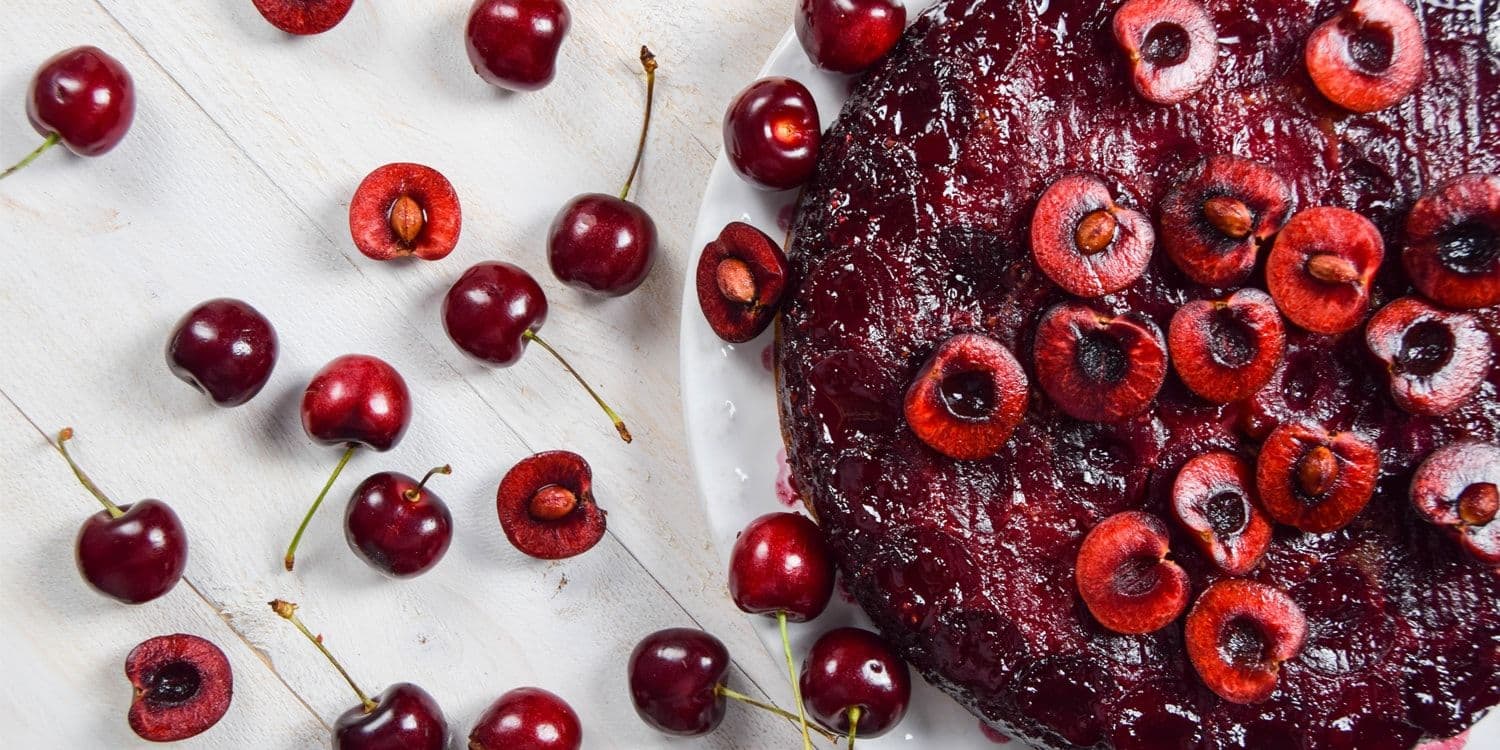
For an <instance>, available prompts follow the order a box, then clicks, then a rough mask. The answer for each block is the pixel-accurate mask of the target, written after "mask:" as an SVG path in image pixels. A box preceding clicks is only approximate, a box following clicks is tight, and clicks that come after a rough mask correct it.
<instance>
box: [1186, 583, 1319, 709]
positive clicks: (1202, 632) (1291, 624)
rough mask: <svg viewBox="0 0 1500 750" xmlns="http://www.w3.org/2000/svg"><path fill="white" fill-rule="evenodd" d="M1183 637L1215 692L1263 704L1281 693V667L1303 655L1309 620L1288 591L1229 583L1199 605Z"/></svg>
mask: <svg viewBox="0 0 1500 750" xmlns="http://www.w3.org/2000/svg"><path fill="white" fill-rule="evenodd" d="M1183 637H1184V640H1185V641H1186V646H1187V652H1188V659H1189V660H1191V661H1192V662H1193V668H1194V669H1196V670H1198V676H1199V677H1200V678H1202V679H1203V684H1205V685H1207V686H1208V689H1209V690H1212V691H1214V692H1215V693H1218V695H1219V697H1220V698H1223V699H1224V700H1227V701H1229V702H1231V703H1259V702H1261V701H1263V700H1265V699H1267V698H1269V697H1271V694H1272V693H1273V692H1275V690H1276V681H1277V678H1278V676H1279V672H1280V667H1281V664H1282V663H1283V662H1285V661H1288V660H1290V659H1292V658H1294V657H1296V656H1297V654H1298V653H1299V652H1300V651H1301V650H1302V643H1303V641H1304V640H1306V638H1307V618H1306V617H1304V616H1303V614H1302V610H1301V608H1299V607H1298V606H1297V603H1296V602H1294V601H1292V598H1291V597H1290V596H1287V594H1286V592H1285V591H1282V590H1281V589H1278V588H1274V587H1271V586H1267V585H1266V584H1264V583H1257V582H1255V581H1247V580H1245V579H1243V578H1228V579H1225V580H1222V581H1219V582H1218V583H1215V584H1214V585H1212V586H1209V587H1208V589H1207V590H1205V591H1204V592H1203V594H1202V595H1200V596H1199V597H1198V601H1197V602H1194V604H1193V609H1192V611H1190V612H1188V616H1187V625H1186V627H1185V628H1184V629H1183Z"/></svg>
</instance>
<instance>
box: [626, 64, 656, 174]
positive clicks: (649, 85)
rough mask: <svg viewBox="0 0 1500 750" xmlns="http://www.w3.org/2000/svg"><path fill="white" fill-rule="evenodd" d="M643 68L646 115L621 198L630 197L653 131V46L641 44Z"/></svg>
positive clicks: (654, 79) (654, 71)
mask: <svg viewBox="0 0 1500 750" xmlns="http://www.w3.org/2000/svg"><path fill="white" fill-rule="evenodd" d="M641 68H642V69H644V70H645V71H646V116H645V118H644V119H642V120H641V140H640V142H639V143H637V144H636V145H635V161H634V162H632V163H631V165H630V175H629V176H628V177H626V178H625V187H623V188H620V200H622V201H623V200H625V199H627V198H629V197H630V185H631V183H633V182H635V173H636V171H637V170H639V169H640V168H641V156H642V155H643V154H645V153H646V133H648V132H650V131H651V102H652V100H653V99H654V98H655V96H656V55H653V54H651V48H650V47H647V46H646V45H644V44H642V45H641Z"/></svg>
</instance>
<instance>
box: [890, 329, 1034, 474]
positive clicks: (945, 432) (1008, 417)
mask: <svg viewBox="0 0 1500 750" xmlns="http://www.w3.org/2000/svg"><path fill="white" fill-rule="evenodd" d="M1026 391H1027V383H1026V373H1025V372H1024V371H1023V370H1022V369H1021V364H1020V363H1019V362H1017V361H1016V358H1015V355H1013V354H1011V353H1010V350H1009V349H1006V348H1005V346H1004V345H1003V344H1001V343H1000V342H998V341H996V340H994V339H992V338H989V337H988V336H983V335H980V334H977V333H961V334H959V335H957V336H954V337H952V338H950V339H948V340H947V341H944V342H943V343H941V344H939V345H938V347H937V349H935V350H934V351H933V353H932V356H930V357H928V358H927V363H926V364H924V365H922V369H921V370H919V371H918V372H917V376H916V377H915V378H914V379H913V380H912V382H911V385H910V386H909V387H908V388H907V389H906V399H905V406H904V411H905V414H906V423H907V425H908V426H910V427H911V431H912V432H913V433H915V434H916V436H917V437H918V438H920V439H921V440H922V442H924V443H926V444H927V445H928V446H930V447H931V448H932V449H933V450H935V451H937V452H939V453H942V454H943V455H945V456H948V457H950V458H957V459H960V460H969V459H981V458H988V457H990V456H993V455H995V453H996V452H997V451H999V450H1000V446H1002V445H1005V441H1007V440H1009V439H1010V434H1011V432H1013V431H1014V430H1015V428H1016V425H1018V424H1020V423H1021V417H1023V416H1025V414H1026Z"/></svg>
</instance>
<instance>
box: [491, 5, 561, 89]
mask: <svg viewBox="0 0 1500 750" xmlns="http://www.w3.org/2000/svg"><path fill="white" fill-rule="evenodd" d="M572 22H573V17H572V15H571V14H569V13H568V6H567V5H566V4H564V3H563V2H562V0H476V2H475V3H474V7H472V8H470V9H469V23H468V26H467V27H465V29H464V46H465V47H467V49H468V51H469V62H470V63H471V64H472V65H473V66H474V72H475V73H478V74H479V77H480V78H483V79H484V80H485V81H486V82H487V83H490V84H492V85H495V86H499V87H500V88H503V89H509V90H511V91H536V90H537V89H540V88H542V87H543V86H546V85H547V84H549V83H551V82H552V76H553V75H554V74H556V72H557V50H558V48H560V47H562V43H563V39H564V38H565V37H566V36H567V35H568V27H569V26H570V25H571V24H572Z"/></svg>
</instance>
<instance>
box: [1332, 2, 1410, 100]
mask: <svg viewBox="0 0 1500 750" xmlns="http://www.w3.org/2000/svg"><path fill="white" fill-rule="evenodd" d="M1426 51H1427V44H1426V42H1424V41H1423V39H1422V22H1421V21H1418V20H1417V15H1416V13H1413V12H1412V9H1411V8H1410V7H1409V6H1408V5H1407V4H1406V3H1405V2H1404V1H1403V0H1353V2H1351V3H1349V5H1348V6H1346V7H1345V8H1344V9H1343V10H1340V11H1339V12H1338V13H1337V14H1335V15H1334V16H1333V17H1332V18H1330V19H1328V20H1327V21H1324V22H1323V24H1322V25H1320V26H1318V28H1316V29H1313V32H1312V34H1311V35H1309V36H1308V37H1307V48H1306V51H1305V53H1304V55H1303V57H1304V59H1305V61H1306V64H1307V73H1308V75H1309V76H1311V77H1312V82H1313V85H1314V86H1317V87H1318V91H1321V92H1322V93H1323V96H1326V97H1328V100H1329V101H1331V102H1333V103H1334V104H1337V105H1339V106H1340V107H1343V108H1344V109H1347V110H1349V111H1351V112H1375V111H1377V110H1382V109H1385V108H1386V107H1389V106H1392V105H1394V104H1396V103H1398V102H1400V101H1401V100H1402V99H1405V98H1406V97H1407V96H1409V95H1410V94H1411V92H1412V91H1414V90H1415V89H1416V88H1417V84H1419V83H1421V82H1422V63H1423V60H1424V58H1425V57H1426Z"/></svg>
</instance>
